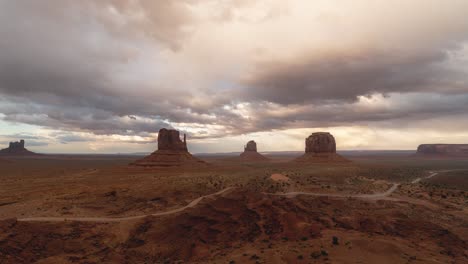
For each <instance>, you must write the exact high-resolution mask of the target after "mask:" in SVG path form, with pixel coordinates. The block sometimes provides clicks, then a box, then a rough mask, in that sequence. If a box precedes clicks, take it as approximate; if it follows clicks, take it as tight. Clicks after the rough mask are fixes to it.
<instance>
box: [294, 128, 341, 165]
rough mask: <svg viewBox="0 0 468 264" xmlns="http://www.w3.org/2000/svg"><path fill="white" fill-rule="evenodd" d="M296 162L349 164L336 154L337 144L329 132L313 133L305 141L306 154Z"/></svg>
mask: <svg viewBox="0 0 468 264" xmlns="http://www.w3.org/2000/svg"><path fill="white" fill-rule="evenodd" d="M294 161H296V162H311V163H314V162H317V163H321V162H349V160H347V159H345V158H343V157H342V156H340V155H339V154H337V153H336V142H335V138H334V137H333V135H332V134H330V133H328V132H316V133H312V135H310V136H309V137H308V138H306V140H305V154H304V155H302V156H300V157H298V158H297V159H295V160H294Z"/></svg>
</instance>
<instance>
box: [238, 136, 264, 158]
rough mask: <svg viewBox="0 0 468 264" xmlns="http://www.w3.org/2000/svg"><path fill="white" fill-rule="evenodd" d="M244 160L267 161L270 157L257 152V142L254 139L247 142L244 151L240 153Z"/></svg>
mask: <svg viewBox="0 0 468 264" xmlns="http://www.w3.org/2000/svg"><path fill="white" fill-rule="evenodd" d="M240 158H241V160H244V161H267V160H268V158H267V157H265V156H263V155H262V154H260V153H258V152H257V143H256V142H255V141H253V140H250V141H249V142H247V145H245V146H244V152H242V153H241V154H240Z"/></svg>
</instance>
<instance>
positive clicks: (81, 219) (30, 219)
mask: <svg viewBox="0 0 468 264" xmlns="http://www.w3.org/2000/svg"><path fill="white" fill-rule="evenodd" d="M231 189H232V187H228V188H226V189H223V190H221V191H219V192H216V193H212V194H208V195H205V196H201V197H198V198H197V199H195V200H193V201H191V202H190V203H189V204H188V205H186V206H184V207H180V208H177V209H174V210H170V211H166V212H160V213H154V214H146V215H137V216H127V217H28V218H19V219H18V221H21V222H65V221H78V222H106V223H107V222H121V221H129V220H136V219H141V218H145V217H147V216H163V215H170V214H175V213H179V212H182V211H184V210H186V209H188V208H192V207H195V206H196V205H197V204H198V203H200V202H201V201H202V200H203V199H205V198H209V197H213V196H216V195H220V194H223V193H225V192H227V191H229V190H231Z"/></svg>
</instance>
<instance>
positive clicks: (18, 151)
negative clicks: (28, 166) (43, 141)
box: [0, 140, 38, 156]
mask: <svg viewBox="0 0 468 264" xmlns="http://www.w3.org/2000/svg"><path fill="white" fill-rule="evenodd" d="M24 145H25V142H24V140H20V141H18V142H10V145H9V146H8V148H5V149H2V150H0V155H6V156H8V155H10V156H28V155H38V154H36V153H34V152H32V151H29V150H28V149H27V148H25V147H24Z"/></svg>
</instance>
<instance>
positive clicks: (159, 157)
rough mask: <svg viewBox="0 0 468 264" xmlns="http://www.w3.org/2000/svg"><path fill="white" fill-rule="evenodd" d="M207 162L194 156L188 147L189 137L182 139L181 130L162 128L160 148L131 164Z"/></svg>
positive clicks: (169, 164) (159, 164)
mask: <svg viewBox="0 0 468 264" xmlns="http://www.w3.org/2000/svg"><path fill="white" fill-rule="evenodd" d="M206 165H207V163H206V162H204V161H202V160H200V159H198V158H196V157H194V156H192V154H190V153H189V152H188V149H187V138H186V135H185V134H184V139H183V140H181V139H180V134H179V131H177V130H174V129H165V128H162V129H161V130H159V133H158V150H156V151H155V152H153V153H152V154H151V155H149V156H147V157H144V158H143V159H140V160H137V161H135V162H134V163H132V164H131V166H139V167H192V166H206Z"/></svg>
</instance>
